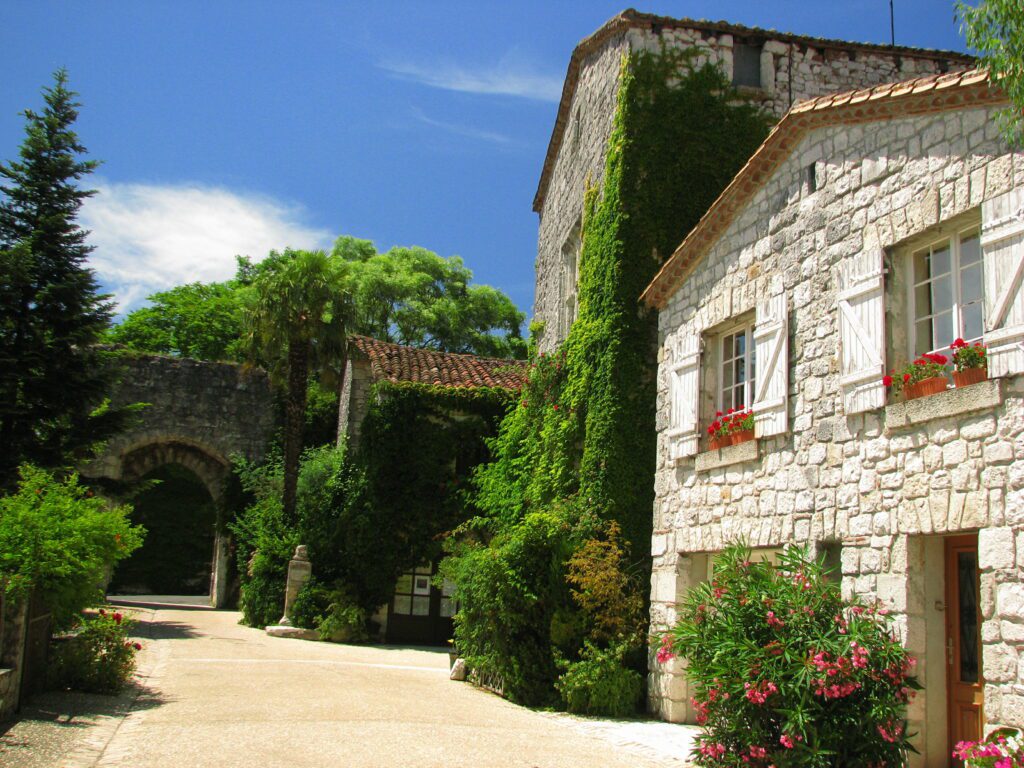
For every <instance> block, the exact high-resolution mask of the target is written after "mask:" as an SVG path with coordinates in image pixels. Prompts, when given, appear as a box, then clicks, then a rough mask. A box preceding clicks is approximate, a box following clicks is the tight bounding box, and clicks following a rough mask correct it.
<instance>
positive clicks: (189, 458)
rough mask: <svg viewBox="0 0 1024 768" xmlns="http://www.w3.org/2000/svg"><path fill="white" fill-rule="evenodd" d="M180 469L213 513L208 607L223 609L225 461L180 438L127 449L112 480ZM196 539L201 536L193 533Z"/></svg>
mask: <svg viewBox="0 0 1024 768" xmlns="http://www.w3.org/2000/svg"><path fill="white" fill-rule="evenodd" d="M173 466H178V467H182V468H184V469H186V470H188V472H190V473H191V474H192V475H194V476H195V478H196V479H197V480H198V481H199V482H200V483H201V484H202V486H203V487H204V488H205V489H206V491H207V493H209V496H210V498H211V499H212V501H213V506H214V510H215V514H214V520H213V521H212V525H213V546H212V555H211V559H210V586H209V594H210V603H211V605H213V606H214V607H215V608H220V607H223V606H224V605H225V603H226V602H227V599H228V597H229V595H228V586H229V581H230V579H229V567H230V557H229V552H228V550H229V546H228V543H229V542H228V535H227V534H226V533H225V532H224V530H223V527H224V526H223V523H224V521H223V514H224V504H223V502H224V494H225V487H226V483H227V480H228V477H229V475H230V473H231V467H230V464H229V463H228V461H227V459H226V458H224V457H222V456H220V455H218V454H217V452H216V451H215V450H214V449H212V448H210V447H209V446H204V445H199V444H197V443H196V442H194V441H190V440H188V438H184V437H181V436H170V437H168V438H165V439H163V440H160V441H157V442H151V443H143V444H141V445H135V446H131V447H128V448H127V449H126V450H125V451H124V453H123V454H122V456H121V461H120V465H119V467H118V471H117V472H116V476H117V477H118V478H119V479H121V480H122V481H124V482H128V483H134V482H138V481H140V480H143V479H145V478H146V477H147V476H150V475H152V474H153V473H154V472H155V471H158V470H160V469H163V468H168V467H173ZM197 535H202V534H201V533H200V532H197Z"/></svg>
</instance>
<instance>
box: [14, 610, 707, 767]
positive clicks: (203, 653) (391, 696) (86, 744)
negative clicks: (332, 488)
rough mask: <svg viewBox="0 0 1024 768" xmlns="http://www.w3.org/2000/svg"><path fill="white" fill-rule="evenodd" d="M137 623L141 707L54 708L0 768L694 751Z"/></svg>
mask: <svg viewBox="0 0 1024 768" xmlns="http://www.w3.org/2000/svg"><path fill="white" fill-rule="evenodd" d="M134 610H136V611H137V612H138V618H139V620H140V635H141V636H142V639H143V642H144V644H145V648H144V650H143V652H142V653H141V654H140V665H139V680H140V685H139V687H138V688H137V689H136V691H135V692H134V694H133V695H136V694H137V696H138V698H136V699H135V700H134V701H132V700H131V699H132V696H128V697H123V699H128V701H127V706H121V705H118V704H117V700H108V701H111V703H110V704H108V705H107V711H103V710H102V708H100V707H97V706H94V705H93V706H86V705H84V704H82V700H81V699H76V698H75V697H73V696H69V695H67V694H59V695H55V694H50V695H48V696H47V697H44V698H43V699H42V701H43V704H44V706H43V707H42V708H40V707H39V705H38V703H37V704H36V705H35V706H36V708H35V709H30V710H28V711H27V712H26V715H27V717H26V718H25V719H23V720H22V721H21V722H19V723H17V724H16V725H14V726H13V727H12V728H10V729H9V730H8V731H7V733H6V734H5V735H3V736H2V737H0V764H2V765H3V766H4V767H5V768H28V767H29V766H31V768H37V767H38V768H115V767H122V766H123V767H124V768H128V767H129V766H130V768H168V767H169V766H182V767H184V768H243V767H244V768H250V766H267V767H270V768H274V767H277V766H281V768H284V767H285V766H288V767H289V768H313V767H314V766H315V767H316V768H320V766H332V767H333V766H343V767H344V768H377V767H378V766H379V767H381V768H383V767H384V766H388V767H389V768H390V767H391V766H402V767H403V768H405V767H408V768H432V767H433V766H438V768H440V767H441V766H444V767H445V768H461V767H463V766H464V767H465V768H470V767H472V768H488V767H490V766H494V767H495V768H497V767H499V766H500V767H502V768H505V767H506V766H508V767H510V768H519V767H522V768H583V767H586V768H627V767H628V768H655V767H656V766H674V767H675V768H679V766H682V765H684V762H685V760H684V758H685V756H686V755H687V754H688V753H689V749H690V744H691V743H692V738H693V736H694V735H695V730H694V729H692V728H687V727H685V726H674V725H668V724H665V723H657V722H646V721H604V720H591V719H588V718H577V717H571V716H568V715H561V714H555V713H544V712H535V711H532V710H529V709H524V708H522V707H518V706H516V705H514V704H511V703H509V702H507V701H505V700H503V699H501V698H499V697H497V696H494V695H492V694H489V693H487V692H485V691H481V690H479V689H476V688H474V687H472V686H471V685H469V684H466V683H455V682H452V681H450V680H448V675H447V664H448V656H447V654H446V653H439V652H437V651H433V650H426V649H409V648H394V647H381V646H343V645H333V644H328V643H311V642H305V641H301V640H286V639H278V638H271V637H268V636H267V635H266V634H265V633H263V632H260V631H258V630H254V629H249V628H247V627H242V626H239V625H238V623H237V622H238V614H237V613H234V612H227V611H211V610H202V609H196V608H193V609H191V610H189V609H183V608H170V607H163V606H159V607H148V608H143V607H138V608H136V609H134ZM62 697H63V698H62ZM93 699H95V697H93ZM123 699H122V705H123V704H124V703H125V702H124V700H123ZM38 701H39V700H37V702H38ZM90 701H91V700H90ZM69 702H71V703H69ZM74 702H78V704H77V705H76V704H75V703H74ZM87 703H89V702H87ZM76 706H77V709H76ZM40 711H43V712H44V713H45V714H43V715H41V716H40V715H39V712H40ZM125 711H127V715H125V714H124V713H125ZM68 726H70V728H69V727H68ZM68 730H72V731H73V732H72V734H71V735H70V736H69V735H68V734H67V731H68ZM41 758H42V759H41Z"/></svg>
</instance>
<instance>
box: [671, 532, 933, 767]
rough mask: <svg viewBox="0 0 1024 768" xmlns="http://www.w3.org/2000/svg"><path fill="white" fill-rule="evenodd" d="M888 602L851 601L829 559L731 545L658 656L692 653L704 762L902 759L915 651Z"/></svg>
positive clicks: (697, 758) (700, 760) (831, 763)
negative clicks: (762, 555)
mask: <svg viewBox="0 0 1024 768" xmlns="http://www.w3.org/2000/svg"><path fill="white" fill-rule="evenodd" d="M885 613H886V612H885V611H884V610H883V609H878V608H874V607H869V606H865V605H863V604H861V603H860V602H857V601H847V600H843V598H842V595H841V593H840V588H839V584H838V583H837V582H836V581H835V580H832V579H830V578H828V576H827V574H826V571H825V568H824V565H823V564H822V563H820V562H814V561H812V560H809V559H807V558H806V557H805V556H804V555H803V554H802V553H801V552H799V551H798V550H794V549H790V550H787V551H786V552H785V553H784V554H783V555H782V556H781V558H780V564H779V565H778V566H777V567H776V566H773V565H771V564H769V563H765V562H759V563H753V562H751V550H750V549H749V548H748V547H746V546H744V545H739V544H737V545H732V546H730V547H729V548H727V549H726V550H725V551H724V552H722V553H721V554H720V555H719V556H717V557H716V558H715V564H714V579H713V580H712V581H710V582H706V583H704V584H701V585H700V586H698V587H696V588H694V589H693V590H691V591H690V593H689V594H688V595H687V597H686V599H685V601H684V602H683V603H682V605H681V606H680V608H679V620H678V623H677V624H676V626H675V627H674V628H673V629H672V630H671V631H670V632H669V633H668V634H666V635H665V636H664V637H663V638H662V644H661V648H660V649H659V651H658V660H659V661H660V662H662V663H666V662H668V661H669V660H670V659H671V658H672V657H674V656H675V655H679V656H681V657H683V658H685V659H686V660H687V662H688V667H687V669H686V674H687V676H688V677H689V679H690V682H691V691H692V693H693V699H692V704H693V707H694V709H695V711H696V712H697V721H698V723H699V724H701V725H703V726H704V732H703V733H702V735H701V736H700V737H699V738H698V744H697V747H696V750H695V753H694V762H695V764H697V765H700V766H764V767H765V768H767V767H768V766H775V767H776V768H788V767H790V766H813V767H815V768H818V767H821V768H824V767H826V766H827V767H828V768H833V767H838V766H864V767H865V768H868V767H878V768H881V767H882V766H901V765H904V763H905V760H906V757H907V754H908V752H909V751H911V750H912V748H911V747H910V745H909V744H908V742H907V737H908V734H907V729H906V705H907V702H908V701H909V700H910V699H911V697H912V696H913V695H914V690H915V689H917V688H919V686H918V685H917V683H916V681H915V680H914V678H913V677H911V676H910V671H911V669H912V667H913V659H912V658H910V656H909V655H908V654H907V652H906V650H905V649H904V648H903V647H902V646H901V645H900V644H899V642H897V640H896V639H895V638H894V636H893V632H892V628H891V626H890V622H889V620H888V618H887V617H886V615H885Z"/></svg>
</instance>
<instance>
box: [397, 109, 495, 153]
mask: <svg viewBox="0 0 1024 768" xmlns="http://www.w3.org/2000/svg"><path fill="white" fill-rule="evenodd" d="M412 114H413V117H415V118H416V119H417V120H419V121H420V122H421V123H423V124H424V125H429V126H431V127H433V128H440V129H441V130H442V131H447V132H448V133H454V134H455V135H456V136H465V137H466V138H468V139H479V140H480V141H489V142H492V143H494V144H505V145H508V144H512V143H513V141H512V138H511V137H509V136H506V135H505V134H503V133H497V132H496V131H485V130H482V129H480V128H474V127H472V126H470V125H459V124H458V123H447V122H445V121H443V120H435V119H434V118H432V117H430V116H428V115H427V114H425V113H424V112H423V110H421V109H417V108H415V107H413V110H412Z"/></svg>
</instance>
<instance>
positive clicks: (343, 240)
mask: <svg viewBox="0 0 1024 768" xmlns="http://www.w3.org/2000/svg"><path fill="white" fill-rule="evenodd" d="M282 258H283V254H281V253H277V252H272V253H271V254H270V255H269V256H268V257H267V258H266V259H264V260H262V261H259V262H255V263H254V262H252V261H251V260H250V259H248V258H245V257H238V270H237V273H236V275H235V278H234V279H233V280H229V281H227V282H222V283H191V284H189V285H182V286H178V287H176V288H172V289H171V290H169V291H162V292H160V293H154V294H153V295H151V296H149V297H148V298H149V301H150V303H151V306H148V307H143V308H141V309H137V310H134V311H132V312H130V313H129V314H128V316H127V317H126V318H125V319H124V320H123V321H122V322H121V324H120V325H117V326H115V327H114V328H113V329H112V330H111V331H110V333H109V334H108V336H107V338H108V340H109V341H111V342H114V343H117V344H123V345H125V346H127V347H129V348H130V349H133V350H135V351H138V352H146V353H153V354H164V355H174V356H181V357H193V358H198V359H201V360H243V359H245V351H244V349H243V348H242V345H241V344H240V341H239V340H240V337H241V336H242V333H243V330H244V311H245V307H246V305H247V303H248V302H250V301H251V299H252V296H251V294H252V290H251V286H252V285H253V283H255V282H257V281H259V280H262V279H264V275H266V274H267V273H268V272H271V271H273V270H274V269H276V268H277V267H278V265H279V263H280V262H281V260H282ZM330 258H331V261H332V263H334V264H336V265H338V266H339V268H340V269H343V270H344V271H345V272H346V273H347V274H349V275H350V276H351V280H350V281H349V283H348V290H349V295H350V297H351V300H352V303H353V309H354V311H353V316H352V319H351V327H350V332H351V333H359V334H363V335H366V336H373V337H375V338H379V339H384V340H386V341H395V342H398V343H401V344H410V345H412V346H417V347H430V348H432V349H440V350H446V351H450V352H469V353H472V354H478V355H487V356H491V357H510V358H511V357H515V358H521V357H523V355H524V354H525V352H526V345H525V344H524V342H523V340H522V338H521V337H520V326H521V325H522V322H523V315H522V313H521V312H519V310H517V309H516V307H515V305H514V304H513V303H512V300H511V299H510V298H509V297H508V296H507V295H505V294H504V293H502V292H501V291H499V290H497V289H495V288H492V287H491V286H488V285H473V284H472V283H471V281H472V277H473V273H472V272H471V271H470V270H469V269H467V268H466V267H465V265H464V264H463V263H462V260H461V259H460V258H458V257H457V256H452V257H449V258H443V257H441V256H438V255H437V254H436V253H433V252H432V251H428V250H427V249H425V248H420V247H415V246H414V247H411V248H392V249H391V250H390V251H387V252H386V253H378V252H377V249H376V248H375V247H374V245H373V243H371V242H370V241H369V240H358V239H356V238H353V237H348V236H343V237H339V238H338V239H337V241H336V242H335V244H334V248H333V250H332V251H331V256H330Z"/></svg>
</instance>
